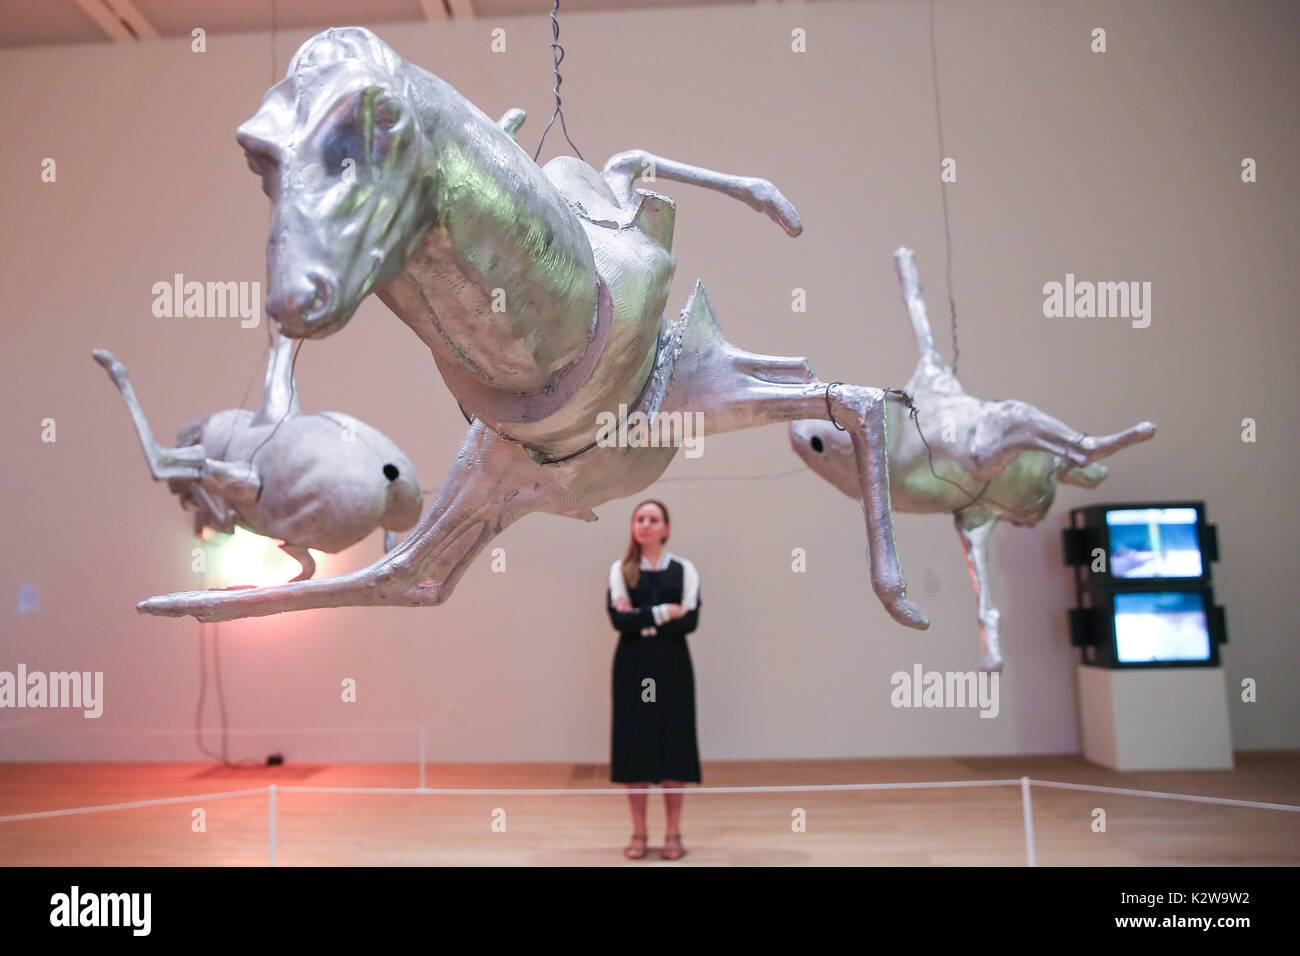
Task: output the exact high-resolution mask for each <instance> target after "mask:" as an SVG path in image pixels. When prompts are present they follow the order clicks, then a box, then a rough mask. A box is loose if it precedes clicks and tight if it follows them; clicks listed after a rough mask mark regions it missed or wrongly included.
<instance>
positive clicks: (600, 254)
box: [140, 27, 928, 628]
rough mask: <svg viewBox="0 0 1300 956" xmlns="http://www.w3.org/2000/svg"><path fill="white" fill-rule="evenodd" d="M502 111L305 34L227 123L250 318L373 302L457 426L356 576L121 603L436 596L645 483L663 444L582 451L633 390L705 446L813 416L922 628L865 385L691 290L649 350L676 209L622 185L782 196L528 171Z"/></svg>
mask: <svg viewBox="0 0 1300 956" xmlns="http://www.w3.org/2000/svg"><path fill="white" fill-rule="evenodd" d="M522 122H523V115H522V112H521V111H518V110H511V111H509V112H507V113H506V115H505V116H504V117H503V118H502V120H501V121H500V123H497V122H494V121H493V120H492V119H491V118H489V117H488V116H487V115H486V114H484V113H483V112H482V111H481V110H480V109H479V108H478V107H476V106H475V105H474V104H473V103H471V102H469V101H468V100H467V99H465V97H463V96H461V95H460V94H459V93H458V92H456V90H455V89H453V88H452V87H451V86H450V85H449V84H447V83H446V82H445V81H443V80H442V79H439V78H438V77H436V76H434V75H433V74H431V73H428V72H427V71H425V70H422V69H420V68H419V67H416V66H413V65H412V64H410V63H407V62H405V61H404V60H402V59H401V58H400V57H399V56H398V55H397V54H396V53H394V52H393V50H392V49H390V48H389V47H388V46H387V45H386V44H384V43H383V42H382V41H381V40H380V39H379V38H378V37H376V36H375V35H374V34H373V33H371V32H370V31H369V30H365V29H362V28H360V27H347V28H341V29H332V30H328V31H326V32H324V33H321V34H319V35H317V36H315V37H313V38H312V39H310V40H308V41H307V42H306V43H305V44H304V45H303V46H302V47H301V49H299V50H298V52H297V54H295V56H294V58H293V61H292V62H291V63H290V65H289V69H288V71H287V73H286V75H285V78H284V80H283V81H281V82H279V83H277V84H276V85H275V86H274V87H272V88H271V90H270V91H269V92H268V93H267V95H266V98H265V100H264V101H263V103H262V106H261V108H260V109H259V110H258V111H257V113H256V115H254V116H253V117H252V119H250V120H248V121H247V122H246V123H244V124H243V125H242V126H241V127H240V128H239V132H238V139H239V142H240V145H242V146H243V148H244V151H245V154H246V155H247V157H248V162H249V165H250V166H251V167H252V169H253V170H254V171H255V172H256V173H257V174H258V175H259V176H260V177H261V179H262V186H263V190H264V191H265V192H266V194H267V195H268V196H269V197H270V198H271V201H272V203H273V204H274V211H273V215H272V223H271V229H270V238H269V241H268V243H267V280H268V281H267V289H268V293H267V311H268V312H269V313H270V314H271V315H272V316H273V317H274V318H275V319H276V320H277V321H278V322H279V324H280V327H281V329H282V330H283V332H284V333H285V334H286V335H288V336H291V337H293V338H310V337H316V336H323V335H329V334H330V333H332V332H334V331H337V330H338V329H340V328H342V327H343V325H344V324H346V323H347V322H348V320H349V319H351V317H352V315H353V314H354V312H355V311H356V308H357V306H358V304H359V303H360V302H361V300H362V299H364V298H365V297H366V296H367V295H369V294H370V293H371V292H374V293H375V294H377V295H378V296H379V298H380V300H381V301H383V303H384V304H385V305H386V306H388V308H389V309H391V310H392V311H393V312H394V313H395V314H396V315H397V316H398V317H399V318H400V319H401V320H402V321H403V322H405V323H406V325H407V326H409V327H410V329H411V330H412V331H413V332H414V333H415V335H416V336H418V337H419V338H420V340H421V341H423V342H424V343H425V345H427V346H428V348H429V351H430V352H431V353H432V355H433V359H434V362H435V363H436V364H437V367H438V369H439V371H440V373H441V374H442V377H443V381H444V382H445V383H446V385H447V387H448V388H449V389H450V390H451V392H452V394H453V395H454V396H455V398H456V399H457V400H458V401H459V402H460V403H461V405H462V406H463V408H464V410H465V411H466V412H467V413H468V414H470V415H472V416H473V418H474V420H473V421H472V422H471V424H470V426H469V430H468V432H467V433H466V435H465V438H464V440H463V441H462V443H461V446H460V450H459V451H458V453H457V456H456V461H455V463H454V465H453V466H452V469H451V471H450V473H449V474H448V475H447V477H446V478H445V479H444V481H443V483H442V485H441V487H440V488H439V490H438V493H437V496H436V498H435V500H434V502H433V504H432V506H431V507H430V508H429V510H428V512H427V513H426V514H425V516H424V518H423V520H422V521H421V522H420V525H419V527H418V528H417V529H416V530H415V532H414V533H412V534H411V535H410V536H409V537H408V538H407V539H406V540H405V541H403V542H402V543H401V544H400V545H399V546H398V547H397V548H396V549H395V550H393V551H392V552H390V553H389V554H388V555H386V556H385V557H384V558H382V559H381V560H380V561H378V562H376V563H375V564H373V565H371V566H370V567H368V568H365V569H363V570H361V571H357V572H354V573H351V574H345V575H341V576H338V577H333V578H326V579H318V580H311V581H297V582H293V583H291V584H286V585H281V586H277V587H268V588H254V589H250V590H246V591H241V592H216V591H191V592H185V593H180V594H171V595H165V596H162V597H156V598H151V599H149V600H147V601H144V602H142V603H141V604H140V609H141V610H142V611H146V612H149V613H153V614H166V615H182V614H189V615H193V616H194V617H196V618H199V619H200V620H228V619H232V618H240V617H252V616H258V615H265V614H277V613H280V612H283V611H297V610H303V609H306V608H317V607H339V606H346V605H409V606H417V605H436V604H440V603H442V602H443V601H445V600H447V598H448V597H449V596H450V595H451V593H452V591H453V590H454V588H455V586H456V584H457V582H458V581H459V580H460V577H461V575H462V574H463V573H464V571H465V569H466V568H467V567H468V565H469V564H470V563H471V562H472V561H473V560H474V558H475V556H476V555H477V554H478V553H479V552H480V551H481V550H482V549H483V547H484V546H485V545H486V544H487V543H488V542H489V541H490V540H491V539H492V538H493V537H494V536H495V535H497V534H499V533H500V532H501V530H502V529H503V528H505V527H506V526H507V525H509V524H510V523H511V522H513V521H515V520H517V519H518V518H520V517H522V516H523V515H525V514H528V513H530V512H550V513H553V514H560V515H567V516H570V517H575V518H581V519H583V520H586V521H594V520H595V518H596V515H595V512H594V511H592V508H593V507H594V506H595V505H599V504H601V503H603V502H606V501H609V500H611V499H614V498H621V497H625V496H627V495H631V494H635V493H636V492H638V491H640V490H641V489H643V488H645V487H646V486H648V485H649V484H651V483H652V482H654V481H655V480H656V479H658V478H659V476H660V475H662V474H663V471H664V469H665V468H667V467H668V464H669V462H670V461H671V460H672V458H673V456H674V454H675V453H676V451H677V447H676V446H674V445H671V444H670V445H667V446H664V445H652V446H646V445H643V444H640V443H632V442H618V443H614V444H609V443H598V444H597V445H596V446H595V447H592V440H593V437H599V435H600V427H599V426H600V423H601V422H602V420H608V416H610V415H613V416H615V419H616V420H617V418H618V417H620V415H621V412H620V409H626V408H637V407H639V406H638V400H639V399H644V400H645V401H646V402H647V403H648V404H647V406H645V407H655V403H656V402H657V403H658V405H657V408H658V411H659V413H660V414H661V415H666V416H669V417H670V418H671V416H672V415H673V414H692V415H695V416H698V417H697V418H696V419H695V421H698V422H700V424H701V426H702V427H703V429H704V430H705V431H708V432H710V433H713V434H720V433H723V432H728V431H735V430H738V429H744V428H753V427H757V426H759V425H768V424H784V423H788V422H790V421H793V420H798V419H805V418H822V417H826V416H829V415H834V416H835V417H836V418H837V419H838V421H839V422H840V423H842V424H845V426H846V427H847V428H848V432H847V435H848V436H849V439H850V441H851V442H852V444H853V449H854V462H855V465H856V469H857V477H858V481H859V487H860V488H861V501H862V509H863V516H864V519H865V524H866V531H867V544H868V549H869V555H870V575H871V584H872V587H873V588H874V590H875V592H876V594H877V596H878V597H879V598H880V600H881V602H882V603H883V604H884V605H885V607H886V608H887V609H888V611H889V613H890V614H891V615H893V617H894V618H895V619H896V620H897V621H899V622H900V623H903V624H905V625H907V626H909V627H914V628H924V627H926V626H928V621H927V620H926V617H925V614H924V613H923V612H922V611H921V609H920V608H919V607H917V606H916V605H915V604H913V603H912V602H911V601H910V600H908V598H907V594H906V585H905V582H904V580H903V573H902V568H901V567H900V566H899V561H898V555H897V553H896V551H895V548H894V537H893V520H892V514H891V512H890V507H889V473H888V470H887V467H886V448H885V425H886V422H885V415H886V402H885V393H884V392H883V391H882V390H881V389H878V388H868V387H864V386H860V385H843V386H839V387H837V388H836V389H835V390H834V392H833V395H832V397H831V401H830V404H829V405H828V403H827V396H826V394H825V393H826V386H825V385H824V384H823V383H822V382H820V381H818V379H817V377H816V376H815V375H813V373H812V371H811V369H810V368H809V366H808V362H807V360H806V359H804V358H801V357H781V356H770V355H759V354H756V353H752V352H746V351H744V350H742V349H739V348H737V347H736V346H734V345H732V344H731V343H730V342H728V341H727V340H726V339H725V338H724V337H723V335H722V332H721V329H720V328H719V326H718V320H717V316H716V315H715V314H714V312H713V308H712V306H711V305H710V303H709V298H708V294H707V293H706V292H705V290H704V286H703V284H702V283H699V282H697V283H696V284H695V287H694V289H693V291H692V292H691V295H690V297H689V298H688V300H687V303H686V307H685V309H684V310H683V312H682V316H681V318H680V319H678V320H677V321H676V322H674V323H673V324H672V325H671V327H670V331H671V336H670V338H669V340H668V341H667V342H664V343H663V346H664V348H663V349H661V348H660V344H661V334H662V329H663V327H664V321H663V317H664V312H665V307H666V305H667V301H668V295H669V287H670V284H671V282H672V278H673V273H674V270H675V266H676V260H675V257H674V256H673V252H672V241H673V229H674V223H675V218H676V206H675V204H674V203H673V201H672V200H671V199H668V198H667V197H665V196H661V195H659V194H657V193H653V192H649V191H647V190H642V189H636V188H634V186H633V183H634V181H635V180H636V179H637V177H639V176H640V175H641V174H642V173H643V172H645V171H648V170H649V169H651V168H653V170H654V172H655V176H656V178H657V180H658V181H671V182H681V183H689V184H694V185H698V186H703V187H704V188H706V189H713V190H717V191H720V192H722V193H725V194H726V195H729V196H733V197H735V198H737V199H739V200H741V201H743V202H745V203H746V204H748V205H749V206H751V207H752V208H754V209H756V210H758V211H760V212H762V213H763V214H764V215H766V216H768V217H769V218H770V219H772V220H773V221H774V222H776V223H778V224H779V225H780V226H781V228H782V229H784V230H785V232H786V233H787V234H789V235H791V236H797V235H798V234H799V233H800V232H801V231H802V229H803V226H802V224H801V223H800V221H799V216H798V213H797V212H795V209H794V207H793V206H792V205H791V204H790V202H789V201H788V200H787V199H786V198H785V197H784V196H782V195H781V193H780V191H779V190H777V188H776V187H775V186H774V185H773V184H772V183H770V182H768V181H767V180H765V179H757V178H754V177H747V176H735V175H731V174H727V173H719V172H715V171H713V170H707V169H701V168H699V167H696V166H690V165H687V164H685V163H679V162H675V161H673V160H670V159H666V158H664V157H660V156H654V155H652V154H650V153H646V152H643V151H639V150H638V151H632V152H626V153H620V154H618V155H616V156H614V157H613V158H612V159H611V160H610V161H609V162H608V163H607V164H606V166H605V168H604V169H603V170H602V171H600V172H598V171H596V170H595V169H593V168H592V167H591V166H589V165H587V164H586V163H585V162H583V161H581V160H580V159H576V158H573V157H568V156H561V157H558V158H556V159H553V160H551V161H550V162H549V163H547V164H546V166H545V168H539V167H538V166H537V164H536V163H535V162H534V161H533V159H532V157H531V156H529V155H528V153H526V152H525V151H524V150H523V149H522V147H520V146H519V145H518V144H517V143H516V142H515V140H514V133H515V132H516V131H517V130H518V129H519V126H520V124H521V123H522ZM602 289H605V290H607V292H608V296H609V298H608V309H609V318H610V324H609V328H608V331H607V333H605V334H604V338H603V342H602V344H601V345H600V346H599V354H597V355H595V356H594V360H593V364H592V365H591V367H590V370H589V372H588V373H587V374H585V376H583V378H582V381H581V382H580V383H578V381H577V379H576V378H575V379H573V383H574V384H575V385H576V388H574V389H573V390H572V392H571V393H567V397H566V400H565V401H563V402H562V403H559V404H557V405H554V406H551V405H546V404H544V403H541V398H540V397H541V396H546V395H548V392H547V389H548V388H552V389H553V388H554V387H555V386H556V383H557V382H559V381H560V380H561V379H562V378H563V377H564V376H565V375H566V374H568V372H569V371H570V370H572V369H573V368H575V367H577V365H578V363H581V362H583V361H585V360H586V359H587V358H588V357H589V354H588V353H589V351H590V350H591V349H592V347H593V343H594V342H595V341H596V338H597V331H598V330H597V329H596V328H595V327H594V326H593V316H595V317H596V325H598V324H599V320H600V315H601V312H600V310H601V308H602V303H601V301H600V298H601V295H602V293H601V290H602ZM863 335H864V338H865V337H866V335H867V329H866V328H865V327H864V329H863ZM647 382H649V383H650V384H649V386H648V389H647ZM505 434H508V435H509V436H510V438H509V439H506V438H504V437H502V436H503V435H505ZM542 462H549V463H548V464H543V463H542Z"/></svg>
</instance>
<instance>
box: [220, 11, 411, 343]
mask: <svg viewBox="0 0 1300 956" xmlns="http://www.w3.org/2000/svg"><path fill="white" fill-rule="evenodd" d="M414 69H416V68H415V67H413V66H411V65H410V64H408V63H406V62H405V61H404V60H402V59H401V58H400V57H399V56H397V54H396V53H394V52H393V50H392V49H391V48H390V47H389V46H388V45H387V44H385V43H384V42H383V41H382V40H380V39H379V38H378V37H376V36H375V35H374V34H373V33H371V32H370V31H369V30H364V29H361V28H357V27H348V28H343V29H332V30H328V31H326V32H325V33H322V34H319V35H318V36H316V37H314V38H313V39H311V40H310V41H308V42H307V43H306V44H304V45H303V46H302V48H301V49H299V51H298V53H297V54H296V55H295V56H294V58H293V60H292V62H291V63H290V64H289V69H288V72H287V74H286V76H285V78H284V79H283V80H281V81H280V82H279V83H277V84H276V85H275V86H273V87H272V88H271V89H270V90H269V91H268V92H267V95H266V98H265V99H264V100H263V102H262V106H261V108H260V109H259V110H258V111H257V113H256V114H255V115H254V116H253V117H252V118H251V119H249V120H248V121H247V122H245V123H244V124H243V125H242V126H240V127H239V130H238V131H237V133H236V137H237V139H238V140H239V144H240V145H241V146H242V147H243V148H244V153H245V155H246V157H247V159H248V165H249V167H250V168H251V169H252V170H253V172H255V173H257V174H258V175H259V176H260V177H261V178H262V189H263V191H265V193H266V194H267V196H269V197H270V198H271V200H272V202H273V203H274V204H275V213H274V219H273V221H272V224H271V231H270V236H269V239H268V241H267V276H268V283H269V286H268V290H267V305H266V307H267V311H268V312H269V313H270V314H271V315H272V316H273V317H274V318H275V319H276V320H277V321H278V322H279V323H280V327H281V329H283V331H284V332H285V333H286V334H287V335H289V336H291V337H293V338H304V337H307V338H314V337H317V336H322V335H328V334H329V333H331V332H333V331H336V330H337V329H339V328H341V327H342V326H343V325H344V324H346V323H347V321H348V320H349V319H350V318H351V317H352V314H353V312H354V311H355V310H356V308H357V305H358V304H359V303H360V302H361V300H362V299H363V298H365V296H366V295H367V294H368V293H369V292H370V291H371V290H372V289H373V288H375V287H376V286H379V285H383V284H384V283H386V282H388V281H390V280H391V279H393V278H394V277H395V276H396V275H397V273H398V272H399V271H400V270H401V267H402V264H403V263H404V262H405V260H406V257H407V255H408V254H409V253H410V247H411V245H412V244H413V243H414V242H415V241H416V240H417V239H418V238H419V233H420V230H419V228H418V227H417V225H416V223H415V220H416V219H418V218H419V217H421V216H427V214H428V211H429V203H428V196H429V191H430V190H431V189H433V187H434V181H433V177H432V175H431V174H426V172H425V167H424V163H423V155H422V152H423V145H422V144H423V143H424V142H425V141H426V139H425V136H424V135H423V133H422V131H421V128H420V127H421V124H422V123H428V122H430V121H431V120H432V119H433V117H434V116H435V115H436V114H435V113H433V112H432V111H422V110H421V109H419V108H418V99H417V98H416V97H414V96H413V95H412V87H411V84H410V82H409V79H408V74H409V72H410V71H411V70H414ZM306 87H310V88H311V94H312V95H310V96H308V95H303V91H304V88H306Z"/></svg>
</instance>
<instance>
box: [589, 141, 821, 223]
mask: <svg viewBox="0 0 1300 956" xmlns="http://www.w3.org/2000/svg"><path fill="white" fill-rule="evenodd" d="M647 170H652V171H653V174H654V176H655V178H656V179H667V180H671V181H673V182H679V183H689V184H690V185H692V186H703V187H704V188H705V189H712V190H714V191H716V192H720V193H724V194H725V195H728V196H730V197H731V198H732V199H739V200H740V201H741V202H743V203H744V204H745V205H747V206H749V207H750V208H752V209H756V210H757V211H759V212H761V213H763V215H765V216H767V217H768V218H769V219H771V220H772V221H773V222H775V223H776V224H777V225H778V226H780V227H781V228H782V229H784V230H785V231H786V232H787V233H789V234H790V235H792V236H797V235H799V233H801V232H803V223H802V222H801V221H800V220H799V213H798V212H796V211H795V208H794V205H793V204H792V203H791V202H790V200H788V199H786V198H785V196H783V195H781V190H779V189H777V188H776V187H775V186H774V185H772V183H770V182H768V181H767V180H766V179H757V178H755V177H753V176H735V175H732V174H730V173H719V172H715V171H714V170H712V169H703V168H701V167H699V166H688V165H687V164H686V163H679V162H676V161H675V160H671V159H665V158H664V157H662V156H655V155H653V154H651V153H647V152H646V151H645V150H641V149H633V150H628V151H627V152H625V153H619V154H618V155H616V156H611V157H610V158H609V161H608V162H606V163H605V168H604V170H602V175H603V176H604V177H605V180H606V182H608V183H609V185H610V188H611V189H613V190H614V195H615V196H617V197H618V201H619V202H620V203H621V204H622V205H624V206H626V205H629V204H630V203H631V201H632V183H633V182H634V181H635V180H636V178H637V177H638V176H640V175H641V174H642V173H644V172H646V171H647Z"/></svg>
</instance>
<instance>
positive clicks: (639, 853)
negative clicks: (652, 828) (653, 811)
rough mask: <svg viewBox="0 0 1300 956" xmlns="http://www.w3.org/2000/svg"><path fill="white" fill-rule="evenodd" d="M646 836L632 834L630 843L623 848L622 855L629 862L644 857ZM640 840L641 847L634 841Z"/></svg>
mask: <svg viewBox="0 0 1300 956" xmlns="http://www.w3.org/2000/svg"><path fill="white" fill-rule="evenodd" d="M646 839H647V837H646V834H644V833H633V834H632V842H631V843H629V844H628V845H627V846H626V847H624V848H623V855H624V856H625V857H627V858H628V859H629V860H640V859H642V858H643V857H644V856H645V844H646ZM637 840H640V841H641V845H640V846H637V843H636V841H637Z"/></svg>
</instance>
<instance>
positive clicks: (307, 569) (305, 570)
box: [280, 544, 316, 581]
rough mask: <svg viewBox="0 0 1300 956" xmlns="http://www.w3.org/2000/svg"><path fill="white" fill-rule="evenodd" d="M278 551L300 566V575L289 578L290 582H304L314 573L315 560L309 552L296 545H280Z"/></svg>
mask: <svg viewBox="0 0 1300 956" xmlns="http://www.w3.org/2000/svg"><path fill="white" fill-rule="evenodd" d="M280 550H281V551H283V552H284V553H285V554H287V555H288V556H289V557H291V558H293V559H294V560H295V561H297V562H298V563H299V564H301V565H302V573H301V574H299V575H298V576H297V577H296V578H291V580H293V581H306V580H307V579H308V578H310V577H311V576H312V575H313V574H315V573H316V559H315V558H313V557H312V556H311V552H310V551H309V550H307V549H306V548H302V547H299V546H298V545H296V544H282V545H280Z"/></svg>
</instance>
